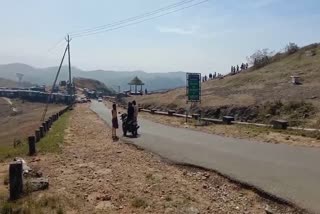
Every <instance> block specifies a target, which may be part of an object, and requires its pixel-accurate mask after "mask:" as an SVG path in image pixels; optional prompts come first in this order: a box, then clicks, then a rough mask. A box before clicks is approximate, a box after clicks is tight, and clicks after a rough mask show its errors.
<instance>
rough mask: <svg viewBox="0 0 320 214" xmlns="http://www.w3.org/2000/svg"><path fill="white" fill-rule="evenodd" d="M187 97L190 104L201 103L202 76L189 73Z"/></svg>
mask: <svg viewBox="0 0 320 214" xmlns="http://www.w3.org/2000/svg"><path fill="white" fill-rule="evenodd" d="M187 97H188V100H187V101H188V102H200V100H201V74H200V73H187Z"/></svg>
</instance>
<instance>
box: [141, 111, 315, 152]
mask: <svg viewBox="0 0 320 214" xmlns="http://www.w3.org/2000/svg"><path fill="white" fill-rule="evenodd" d="M139 116H140V117H142V118H145V119H148V120H151V121H154V122H157V123H162V124H166V125H171V126H174V127H181V128H189V129H194V130H197V131H203V132H206V133H211V134H218V135H222V136H227V137H235V138H241V139H249V140H252V142H256V141H263V142H267V143H274V144H279V143H284V144H289V145H294V146H307V147H320V139H319V137H318V133H310V132H308V131H304V132H302V131H293V130H292V131H290V130H285V131H282V130H273V129H270V128H265V127H256V126H248V125H222V124H218V125H217V124H209V125H206V126H197V122H196V121H194V120H191V119H189V122H188V123H187V124H186V120H185V118H177V117H169V116H165V115H155V114H150V113H147V112H140V113H139ZM308 135H310V136H314V137H308Z"/></svg>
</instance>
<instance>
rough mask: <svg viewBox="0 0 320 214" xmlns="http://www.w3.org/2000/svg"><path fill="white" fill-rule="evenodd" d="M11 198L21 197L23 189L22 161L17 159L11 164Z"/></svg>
mask: <svg viewBox="0 0 320 214" xmlns="http://www.w3.org/2000/svg"><path fill="white" fill-rule="evenodd" d="M9 184H10V187H9V188H10V200H16V199H18V198H19V196H20V194H21V193H22V190H23V181H22V162H21V161H15V162H12V163H10V165H9Z"/></svg>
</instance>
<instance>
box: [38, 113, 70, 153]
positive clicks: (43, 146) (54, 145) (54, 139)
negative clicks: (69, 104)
mask: <svg viewBox="0 0 320 214" xmlns="http://www.w3.org/2000/svg"><path fill="white" fill-rule="evenodd" d="M69 117H70V112H66V113H65V114H64V115H62V116H61V117H60V118H59V120H58V121H57V122H56V123H54V124H53V126H52V127H51V129H50V131H49V133H48V134H47V135H46V136H45V137H44V138H42V139H41V140H40V142H39V143H37V145H36V146H37V152H38V153H48V152H59V151H61V146H60V145H61V144H62V143H63V138H64V131H65V129H66V128H67V126H68V121H69Z"/></svg>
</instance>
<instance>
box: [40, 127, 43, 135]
mask: <svg viewBox="0 0 320 214" xmlns="http://www.w3.org/2000/svg"><path fill="white" fill-rule="evenodd" d="M43 137H44V128H43V126H40V138H43Z"/></svg>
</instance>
